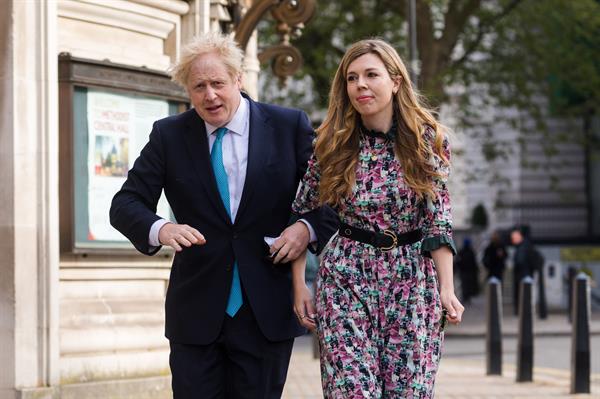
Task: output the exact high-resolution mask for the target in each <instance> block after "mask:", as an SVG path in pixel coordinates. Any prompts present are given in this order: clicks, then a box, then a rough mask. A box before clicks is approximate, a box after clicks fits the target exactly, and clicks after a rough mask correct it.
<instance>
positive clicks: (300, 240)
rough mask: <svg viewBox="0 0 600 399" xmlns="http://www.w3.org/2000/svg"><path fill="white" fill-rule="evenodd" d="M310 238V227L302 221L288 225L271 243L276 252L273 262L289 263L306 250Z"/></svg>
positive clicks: (271, 248) (273, 251) (272, 249)
mask: <svg viewBox="0 0 600 399" xmlns="http://www.w3.org/2000/svg"><path fill="white" fill-rule="evenodd" d="M309 240H310V232H309V231H308V227H306V225H305V224H304V223H302V222H300V221H298V222H296V223H294V224H292V225H291V226H288V227H287V228H286V229H285V230H283V233H281V236H280V237H279V238H278V239H277V240H275V242H274V243H273V245H271V247H270V250H271V253H272V254H273V253H276V255H275V257H274V258H273V263H287V262H291V261H293V260H295V259H296V258H297V257H298V256H300V254H302V253H303V252H304V250H305V249H306V247H307V246H308V242H309Z"/></svg>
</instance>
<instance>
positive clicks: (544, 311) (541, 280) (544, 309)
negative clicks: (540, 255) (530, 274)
mask: <svg viewBox="0 0 600 399" xmlns="http://www.w3.org/2000/svg"><path fill="white" fill-rule="evenodd" d="M537 273H538V316H539V318H540V319H542V320H545V319H547V318H548V302H547V301H546V277H545V276H544V265H541V266H540V268H539V270H538V271H537Z"/></svg>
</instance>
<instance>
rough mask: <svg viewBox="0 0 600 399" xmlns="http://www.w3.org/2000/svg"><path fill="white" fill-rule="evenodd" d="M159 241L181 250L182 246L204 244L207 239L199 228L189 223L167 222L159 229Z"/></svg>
mask: <svg viewBox="0 0 600 399" xmlns="http://www.w3.org/2000/svg"><path fill="white" fill-rule="evenodd" d="M158 241H159V242H160V243H161V244H162V245H168V246H169V247H171V248H173V249H174V250H175V251H177V252H180V251H181V250H182V248H181V247H182V246H184V247H191V246H192V245H204V244H206V240H205V239H204V236H203V235H202V234H200V232H199V231H198V230H196V229H195V228H193V227H190V226H188V225H187V224H176V223H166V224H165V225H164V226H163V227H161V228H160V230H159V231H158Z"/></svg>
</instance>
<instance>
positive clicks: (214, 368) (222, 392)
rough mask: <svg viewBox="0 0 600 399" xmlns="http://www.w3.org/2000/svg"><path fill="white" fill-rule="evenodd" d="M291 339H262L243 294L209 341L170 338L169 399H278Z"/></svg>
mask: <svg viewBox="0 0 600 399" xmlns="http://www.w3.org/2000/svg"><path fill="white" fill-rule="evenodd" d="M293 344H294V339H293V338H292V339H289V340H286V341H281V342H271V341H268V340H267V339H266V338H265V336H264V335H263V334H262V332H261V331H260V329H259V327H258V324H257V322H256V319H255V317H254V314H253V313H252V309H251V308H250V306H249V305H248V300H247V298H245V296H244V304H243V305H242V307H241V308H240V310H239V311H238V312H237V313H236V314H235V316H234V317H233V318H232V317H230V316H228V315H225V320H224V322H223V327H222V329H221V332H220V333H219V336H218V337H217V339H216V341H215V342H213V343H211V344H209V345H186V344H179V343H174V342H171V343H170V346H171V355H170V358H169V364H170V367H171V374H172V388H173V399H200V398H202V399H246V398H247V399H279V398H281V394H282V392H283V386H284V384H285V379H286V376H287V370H288V365H289V361H290V356H291V354H292V347H293Z"/></svg>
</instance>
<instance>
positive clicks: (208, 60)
mask: <svg viewBox="0 0 600 399" xmlns="http://www.w3.org/2000/svg"><path fill="white" fill-rule="evenodd" d="M241 88H242V84H241V77H240V76H235V77H233V76H231V75H230V74H229V71H228V70H227V67H226V66H225V64H224V63H223V61H222V60H221V58H220V57H219V55H218V54H216V53H207V54H203V55H200V56H198V57H196V59H195V60H194V61H193V62H192V66H191V68H190V75H189V78H188V84H187V91H188V94H189V96H190V101H191V102H192V105H193V106H194V109H195V110H196V112H198V115H200V117H201V118H202V119H204V121H205V122H208V123H210V124H211V125H213V126H218V127H221V126H224V125H226V124H227V123H228V122H229V121H230V120H231V119H232V118H233V115H234V114H235V111H237V108H238V106H239V105H240V99H241V95H240V90H241Z"/></svg>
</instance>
